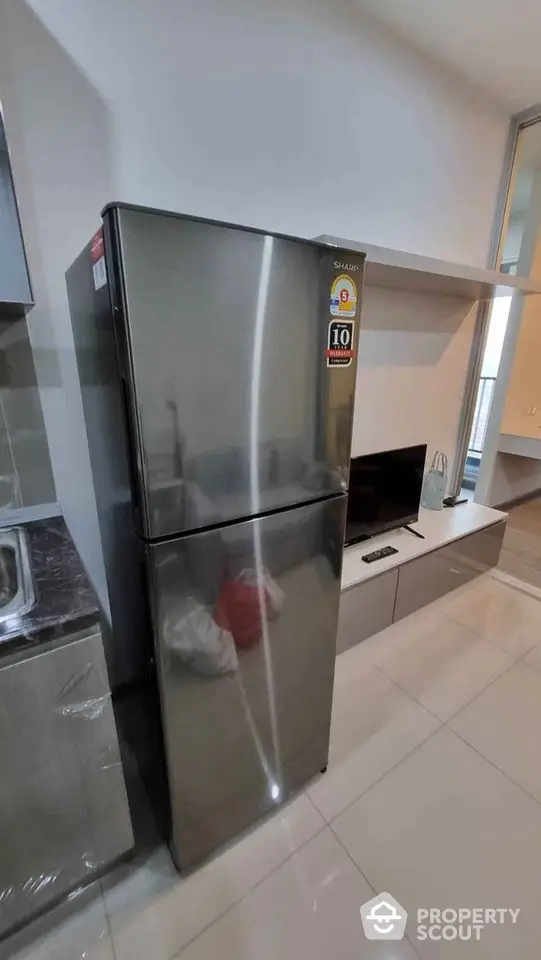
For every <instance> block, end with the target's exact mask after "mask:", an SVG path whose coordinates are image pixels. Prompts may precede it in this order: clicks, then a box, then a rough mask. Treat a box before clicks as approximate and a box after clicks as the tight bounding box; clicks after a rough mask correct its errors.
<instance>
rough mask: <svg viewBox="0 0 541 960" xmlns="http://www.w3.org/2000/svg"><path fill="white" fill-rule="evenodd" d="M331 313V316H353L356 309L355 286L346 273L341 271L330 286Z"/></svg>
mask: <svg viewBox="0 0 541 960" xmlns="http://www.w3.org/2000/svg"><path fill="white" fill-rule="evenodd" d="M330 309H331V314H332V315H333V317H354V316H355V313H356V311H357V287H356V285H355V282H354V281H353V280H352V279H351V277H348V275H347V274H346V273H341V274H340V276H339V277H336V280H334V281H333V285H332V287H331V302H330Z"/></svg>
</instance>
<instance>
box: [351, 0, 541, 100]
mask: <svg viewBox="0 0 541 960" xmlns="http://www.w3.org/2000/svg"><path fill="white" fill-rule="evenodd" d="M357 2H358V3H359V5H360V6H361V7H365V8H366V9H369V10H370V11H371V12H372V13H373V14H375V15H376V16H377V17H378V18H379V19H380V20H383V21H385V22H386V23H387V24H389V25H390V26H392V27H394V28H395V30H397V31H398V32H399V33H401V34H402V35H403V36H405V37H406V38H407V39H409V40H411V41H413V42H414V43H416V44H417V46H418V47H421V48H423V49H424V50H425V51H426V52H427V53H429V54H430V55H431V56H433V57H436V58H437V59H438V60H440V62H443V63H445V64H447V65H448V66H450V67H452V68H453V69H454V70H458V71H459V72H460V73H462V74H464V75H465V76H467V77H468V78H469V79H470V80H471V81H473V82H474V83H475V84H476V85H477V86H480V87H482V88H483V89H484V90H485V91H487V92H488V93H489V94H490V95H491V97H492V98H495V99H496V100H498V101H499V102H500V103H502V104H504V105H505V106H506V107H507V109H508V110H509V112H510V113H516V112H518V111H521V110H525V109H526V108H528V107H531V106H532V105H534V104H537V103H541V2H540V0H357Z"/></svg>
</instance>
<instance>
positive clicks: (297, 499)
mask: <svg viewBox="0 0 541 960" xmlns="http://www.w3.org/2000/svg"><path fill="white" fill-rule="evenodd" d="M105 217H106V219H105V223H106V233H107V235H108V236H109V235H110V236H111V238H112V242H111V244H110V245H109V244H108V248H110V249H111V251H112V255H113V257H114V258H116V260H117V261H119V263H118V264H117V268H116V273H117V274H118V282H117V283H114V284H113V287H114V296H115V299H116V306H117V309H116V310H115V317H116V320H115V324H116V327H117V331H118V334H117V339H118V342H119V345H120V350H119V352H120V356H121V363H122V367H123V374H124V376H125V381H126V386H125V391H126V402H127V406H128V408H129V409H128V411H127V416H128V422H129V425H130V430H131V435H132V443H133V446H134V453H135V455H134V457H133V463H134V468H135V472H136V474H137V476H136V487H137V488H138V501H139V502H138V506H139V507H140V510H139V511H138V515H139V529H140V532H141V533H142V535H143V536H144V537H145V538H147V539H154V538H159V537H162V536H166V535H171V534H174V533H180V532H183V531H188V530H196V529H199V528H201V527H208V526H211V525H215V524H220V523H223V522H228V521H230V520H235V519H244V518H249V517H254V516H257V515H259V514H261V513H264V512H267V511H274V510H278V509H280V508H281V507H283V506H290V505H294V504H297V503H298V504H300V503H306V502H309V501H313V500H317V499H320V498H321V497H323V496H326V495H329V494H333V493H337V492H341V491H342V490H344V489H345V488H346V486H347V472H348V466H349V455H350V436H351V422H352V412H353V394H354V386H355V360H354V358H352V357H351V355H350V353H351V351H348V350H343V349H342V347H343V345H344V344H346V345H347V344H349V345H350V347H351V350H352V351H354V349H355V343H356V338H357V336H358V322H357V317H358V312H359V305H360V292H361V291H360V285H361V274H362V263H363V256H362V255H361V254H349V253H348V254H347V263H346V264H345V263H344V262H343V261H344V258H345V257H346V254H343V255H340V251H337V250H336V249H335V250H332V251H330V250H329V249H328V248H324V247H321V246H319V245H317V244H313V243H308V242H305V241H297V240H291V239H287V238H281V237H273V236H270V235H265V234H261V233H257V232H252V231H250V230H245V229H240V228H236V227H231V226H227V225H222V224H216V223H213V222H210V223H209V222H206V221H197V220H191V219H187V218H183V217H177V216H172V215H165V214H161V213H155V212H152V211H150V212H149V211H141V210H137V209H135V210H134V209H130V208H128V209H125V208H115V209H113V210H110V211H109V212H108V213H106V215H105ZM345 267H347V268H348V270H349V274H350V281H349V282H348V283H346V284H345V287H344V291H345V293H344V291H342V296H349V300H347V301H340V300H337V301H336V302H334V301H333V304H332V305H331V297H334V298H335V300H336V296H335V294H336V291H337V290H338V287H339V286H340V285H338V287H337V286H336V284H335V286H334V288H333V284H334V281H335V280H336V279H337V277H340V276H343V275H344V268H345ZM111 272H112V273H115V270H113V271H111ZM331 309H332V310H334V311H335V313H336V314H338V313H340V317H342V319H337V318H336V317H335V316H334V315H333V313H332V312H331ZM340 311H341V312H340ZM336 347H338V348H339V349H334V348H336ZM330 348H333V349H334V353H333V356H332V357H331V356H329V349H330ZM343 353H345V354H347V356H343V355H342V354H343Z"/></svg>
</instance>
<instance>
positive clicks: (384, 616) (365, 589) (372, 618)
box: [336, 570, 398, 653]
mask: <svg viewBox="0 0 541 960" xmlns="http://www.w3.org/2000/svg"><path fill="white" fill-rule="evenodd" d="M397 584H398V570H389V572H388V573H382V574H381V576H379V577H374V579H373V580H368V581H367V582H366V583H360V584H359V585H358V586H356V587H351V589H350V590H346V591H345V592H344V593H342V595H341V597H340V614H339V618H338V637H337V641H336V652H337V653H342V652H343V651H344V650H348V649H349V648H350V647H353V646H355V644H356V643H360V641H361V640H366V638H367V637H371V636H372V634H373V633H377V632H378V631H379V630H383V629H384V628H385V627H388V626H390V624H391V623H392V622H393V608H394V601H395V596H396V588H397Z"/></svg>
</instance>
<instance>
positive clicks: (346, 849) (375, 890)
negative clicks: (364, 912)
mask: <svg viewBox="0 0 541 960" xmlns="http://www.w3.org/2000/svg"><path fill="white" fill-rule="evenodd" d="M329 826H330V829H331V831H332V835H333V837H334V838H335V840H336V841H337V843H338V844H339V845H340V846H341V848H342V850H343V851H344V853H345V854H346V856H347V857H348V858H349V860H350V861H351V863H352V864H353V866H354V867H355V869H356V870H358V872H359V873H360V875H361V877H362V878H363V880H365V882H366V883H367V884H368V886H369V887H370V889H371V891H372V893H373V894H374V895H375V896H378V895H379V894H381V893H382V892H383V891H381V890H378V888H377V887H375V886H374V884H373V883H372V881H371V880H370V879H369V878H368V876H367V874H366V873H364V871H363V870H362V869H361V867H360V866H359V864H358V863H357V861H356V860H355V859H354V858H353V856H352V855H351V853H350V852H349V850H348V848H347V847H346V845H345V843H343V842H342V840H341V839H340V837H339V836H338V834H337V833H336V831H335V830H334V828H333V827H332V826H331V825H330V824H329ZM389 893H390V891H389ZM360 906H362V904H360ZM405 937H406V940H407V941H408V943H409V945H410V946H411V948H412V949H413V952H414V953H415V955H416V956H417V957H420V954H419V953H418V951H417V950H416V948H415V944H414V943H413V942H412V940H411V939H410V936H409V934H407V933H406V934H405Z"/></svg>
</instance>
